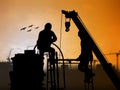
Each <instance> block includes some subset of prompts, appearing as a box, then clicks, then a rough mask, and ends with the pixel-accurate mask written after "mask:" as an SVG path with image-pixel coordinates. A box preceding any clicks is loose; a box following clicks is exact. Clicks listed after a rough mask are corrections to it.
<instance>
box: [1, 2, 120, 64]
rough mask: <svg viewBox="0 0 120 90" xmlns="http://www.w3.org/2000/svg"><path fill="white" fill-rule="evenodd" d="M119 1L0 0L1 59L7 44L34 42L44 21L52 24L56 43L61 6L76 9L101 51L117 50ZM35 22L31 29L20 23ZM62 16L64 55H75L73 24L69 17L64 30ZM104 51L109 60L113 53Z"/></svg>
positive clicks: (77, 50) (119, 42)
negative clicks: (66, 29) (23, 29)
mask: <svg viewBox="0 0 120 90" xmlns="http://www.w3.org/2000/svg"><path fill="white" fill-rule="evenodd" d="M119 4H120V1H119V0H98V1H96V0H0V20H1V22H0V37H1V38H0V51H1V54H0V59H1V60H2V59H3V60H5V59H6V57H7V56H8V54H9V51H10V49H11V48H13V52H14V51H15V50H16V52H19V50H20V49H22V50H24V49H26V48H28V47H29V46H33V45H35V42H36V40H37V36H38V33H39V31H40V30H41V29H43V27H44V24H45V23H46V22H51V23H52V24H53V30H54V31H55V33H56V35H57V36H58V41H57V42H56V44H57V45H58V46H59V43H60V38H59V37H60V26H61V10H62V9H64V10H70V11H71V10H75V11H76V12H78V14H79V16H80V17H81V19H82V21H83V22H84V24H85V26H86V27H87V29H88V31H89V32H90V33H91V36H92V37H93V38H94V40H95V42H96V43H97V44H98V46H99V48H100V49H101V51H102V52H103V53H113V52H118V51H119V50H120V47H119V46H120V40H119V38H120V35H119V34H120V5H119ZM31 24H33V25H34V26H39V27H40V28H39V29H38V30H33V31H31V32H26V31H20V30H19V29H21V28H22V27H25V26H29V25H31ZM64 29H65V28H64V16H63V17H62V44H61V49H62V51H63V53H64V56H65V58H76V57H77V56H78V55H79V53H80V46H79V38H78V36H77V31H78V30H77V28H76V26H75V25H74V23H72V21H71V27H70V29H71V30H70V32H68V33H67V32H65V31H64ZM112 56H113V57H111V56H110V55H107V58H108V59H109V61H110V62H111V61H112V62H113V61H114V60H115V59H116V57H115V55H112ZM114 64H115V62H114Z"/></svg>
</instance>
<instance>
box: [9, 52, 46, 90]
mask: <svg viewBox="0 0 120 90" xmlns="http://www.w3.org/2000/svg"><path fill="white" fill-rule="evenodd" d="M12 62H13V71H10V73H9V74H10V81H11V83H10V90H44V88H43V87H42V86H43V80H44V71H43V59H42V58H41V57H40V55H39V54H35V51H34V50H25V53H24V54H16V55H15V57H13V58H12Z"/></svg>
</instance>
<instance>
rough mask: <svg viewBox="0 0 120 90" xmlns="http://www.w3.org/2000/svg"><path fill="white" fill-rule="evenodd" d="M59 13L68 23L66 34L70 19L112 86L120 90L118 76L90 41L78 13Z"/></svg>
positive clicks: (91, 40) (66, 23)
mask: <svg viewBox="0 0 120 90" xmlns="http://www.w3.org/2000/svg"><path fill="white" fill-rule="evenodd" d="M61 12H62V14H64V15H65V17H66V19H68V21H66V22H65V27H66V32H68V31H69V27H70V20H71V19H72V20H73V22H74V23H75V25H76V27H77V28H78V30H79V31H83V32H84V33H83V34H84V36H86V37H87V39H88V41H89V43H90V44H91V46H92V47H91V48H92V51H93V52H94V54H95V55H96V57H97V59H98V60H99V62H100V63H101V65H102V67H103V70H104V71H105V72H106V74H107V75H108V77H109V79H110V80H111V82H112V83H113V85H114V86H115V87H116V89H117V90H120V79H119V77H118V75H117V74H116V72H115V71H114V69H113V68H112V66H111V65H110V64H109V63H108V62H107V60H106V58H105V57H104V56H103V54H102V53H101V51H100V49H99V48H98V46H97V45H96V43H95V42H94V40H93V39H92V37H91V36H90V34H89V33H88V31H87V28H86V27H85V25H84V24H83V22H82V20H81V19H80V17H79V16H78V13H77V12H75V11H74V10H73V11H65V10H62V11H61Z"/></svg>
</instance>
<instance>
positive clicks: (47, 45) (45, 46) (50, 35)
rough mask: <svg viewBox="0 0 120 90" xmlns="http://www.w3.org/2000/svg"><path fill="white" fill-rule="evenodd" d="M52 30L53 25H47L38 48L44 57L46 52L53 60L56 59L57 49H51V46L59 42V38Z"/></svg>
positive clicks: (38, 42) (39, 38) (39, 40)
mask: <svg viewBox="0 0 120 90" xmlns="http://www.w3.org/2000/svg"><path fill="white" fill-rule="evenodd" d="M51 28H52V25H51V23H46V24H45V27H44V30H42V31H41V32H40V33H39V37H38V40H37V48H38V49H39V53H40V55H41V56H42V57H43V56H44V52H49V53H50V55H51V56H52V59H54V56H55V49H54V48H52V47H51V44H52V43H53V42H55V41H56V40H57V37H56V35H55V33H54V32H53V31H52V30H51Z"/></svg>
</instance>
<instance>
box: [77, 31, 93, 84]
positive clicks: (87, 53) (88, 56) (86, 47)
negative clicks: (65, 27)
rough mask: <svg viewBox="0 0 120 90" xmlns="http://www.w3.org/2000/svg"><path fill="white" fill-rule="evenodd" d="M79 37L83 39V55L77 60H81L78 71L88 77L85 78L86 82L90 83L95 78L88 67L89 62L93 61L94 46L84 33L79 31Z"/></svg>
mask: <svg viewBox="0 0 120 90" xmlns="http://www.w3.org/2000/svg"><path fill="white" fill-rule="evenodd" d="M78 36H79V37H80V39H81V54H80V56H79V57H78V58H77V60H80V63H79V65H78V69H79V70H80V71H82V72H84V73H85V75H87V76H85V77H86V78H85V82H88V81H89V80H90V78H91V77H93V76H94V74H93V72H91V70H90V69H89V67H88V65H89V62H90V61H92V60H93V55H92V46H91V43H90V41H89V39H88V37H87V35H85V32H84V31H79V32H78Z"/></svg>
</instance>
